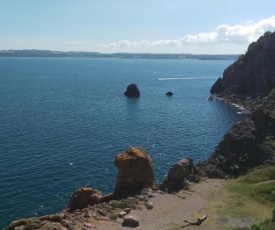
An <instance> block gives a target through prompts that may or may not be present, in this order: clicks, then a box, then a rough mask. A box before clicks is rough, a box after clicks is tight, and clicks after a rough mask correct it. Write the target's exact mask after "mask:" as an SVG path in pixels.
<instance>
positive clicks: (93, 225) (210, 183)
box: [9, 179, 222, 230]
mask: <svg viewBox="0 0 275 230" xmlns="http://www.w3.org/2000/svg"><path fill="white" fill-rule="evenodd" d="M221 189H222V184H221V182H220V180H217V179H205V180H203V181H201V182H200V183H190V184H189V186H188V188H187V189H183V190H180V191H179V192H178V193H175V194H168V193H164V192H161V191H154V190H150V189H149V190H146V191H143V193H142V194H141V195H137V196H132V197H130V198H128V199H127V200H126V199H125V200H118V201H110V202H106V203H102V204H99V205H94V206H90V207H87V208H85V209H82V210H81V211H78V210H76V211H74V212H73V213H69V212H66V211H64V212H62V213H60V214H57V215H53V216H47V217H40V219H29V220H28V221H27V220H25V222H24V220H21V223H20V222H17V223H16V222H13V226H10V228H9V229H16V230H21V229H22V230H23V229H43V230H44V229H62V230H67V229H69V230H70V229H82V230H93V229H101V230H109V229H114V230H116V229H117V230H118V229H132V228H133V226H134V225H135V224H133V225H132V224H131V223H130V224H129V225H128V226H127V225H125V224H123V221H124V220H123V218H120V217H118V216H119V213H120V212H121V211H123V210H124V209H125V208H128V210H126V211H129V210H130V212H129V214H127V216H133V217H134V219H136V220H138V226H136V227H135V229H144V230H145V229H146V230H148V229H152V230H153V229H156V230H157V229H158V230H159V229H167V230H176V229H182V226H186V229H205V228H204V226H208V227H209V223H207V222H209V220H211V218H212V217H211V216H208V219H206V220H205V221H203V223H202V224H201V225H200V226H193V225H189V226H187V225H188V223H186V222H184V221H185V220H187V221H189V222H196V221H197V218H200V217H202V216H203V215H205V214H206V215H207V213H203V212H202V209H203V208H204V207H205V206H207V205H208V204H209V203H210V202H211V201H212V200H213V199H214V197H215V194H217V193H219V191H220V190H221ZM208 227H207V229H208ZM212 227H213V228H212ZM212 227H211V229H215V228H214V226H212Z"/></svg>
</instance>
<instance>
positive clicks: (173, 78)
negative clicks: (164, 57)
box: [158, 77, 217, 81]
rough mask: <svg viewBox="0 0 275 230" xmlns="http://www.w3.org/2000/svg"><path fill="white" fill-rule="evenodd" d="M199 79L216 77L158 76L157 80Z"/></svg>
mask: <svg viewBox="0 0 275 230" xmlns="http://www.w3.org/2000/svg"><path fill="white" fill-rule="evenodd" d="M199 79H217V77H167V78H164V77H160V78H158V80H159V81H171V80H199Z"/></svg>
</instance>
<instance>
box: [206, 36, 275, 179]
mask: <svg viewBox="0 0 275 230" xmlns="http://www.w3.org/2000/svg"><path fill="white" fill-rule="evenodd" d="M210 92H211V93H214V94H218V96H219V97H222V98H224V99H225V100H230V101H231V102H234V103H239V104H243V105H244V106H246V107H249V109H250V110H251V115H250V117H249V118H248V119H247V120H246V121H244V122H240V123H238V124H236V125H234V126H233V127H232V128H231V129H230V130H229V132H228V133H227V134H226V135H225V136H224V138H223V139H222V140H221V142H220V143H219V144H218V146H217V148H216V149H215V151H214V153H213V154H212V155H211V156H210V157H209V159H208V160H207V161H206V162H204V163H202V165H201V167H202V169H203V171H204V172H205V174H206V175H207V176H209V177H225V176H227V175H231V176H232V175H234V176H237V175H239V174H241V173H244V172H246V170H247V169H249V168H252V167H255V166H259V165H267V164H275V32H274V33H271V32H266V33H265V34H264V35H263V36H262V37H260V38H259V39H258V41H257V42H253V43H251V44H250V45H249V47H248V50H247V52H246V54H245V55H242V56H241V57H240V58H239V59H238V60H237V61H236V62H235V63H233V64H232V65H230V66H229V67H228V68H227V69H226V70H225V71H224V74H223V78H219V79H218V80H217V81H216V83H215V84H214V85H213V86H212V88H211V90H210ZM266 95H268V96H266ZM256 97H257V99H255V98H256ZM253 98H254V99H253Z"/></svg>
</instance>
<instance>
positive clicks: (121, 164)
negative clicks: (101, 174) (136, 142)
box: [114, 147, 154, 197]
mask: <svg viewBox="0 0 275 230" xmlns="http://www.w3.org/2000/svg"><path fill="white" fill-rule="evenodd" d="M115 166H116V167H117V168H118V171H119V172H118V175H117V183H116V186H115V190H114V196H115V197H123V196H127V195H130V194H134V193H136V192H138V191H139V190H141V189H142V188H149V187H152V186H153V182H154V173H153V168H152V159H151V157H150V156H149V154H148V153H147V152H146V151H145V150H144V149H142V148H139V147H135V148H129V149H126V150H125V151H124V153H122V154H118V155H117V156H116V160H115Z"/></svg>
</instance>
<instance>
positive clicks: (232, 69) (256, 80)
mask: <svg viewBox="0 0 275 230" xmlns="http://www.w3.org/2000/svg"><path fill="white" fill-rule="evenodd" d="M274 63H275V32H273V33H271V32H266V33H265V34H264V35H263V36H262V37H260V38H259V39H258V40H257V41H256V42H253V43H251V44H250V45H249V47H248V49H247V52H246V53H245V54H244V55H242V56H240V57H239V59H238V60H237V61H236V62H234V63H233V64H232V65H230V66H229V67H228V68H227V69H225V71H224V73H223V77H222V78H219V79H218V80H217V81H216V83H215V84H214V85H213V86H212V88H211V90H210V92H211V93H212V94H218V95H221V96H225V95H231V94H237V95H240V96H249V97H252V98H253V97H257V96H260V97H263V96H266V95H268V93H269V92H270V91H271V90H272V88H274V86H275V64H274Z"/></svg>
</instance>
